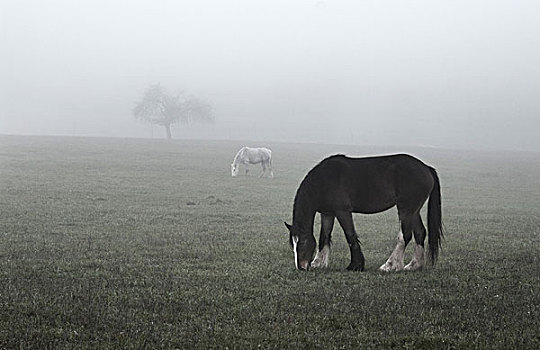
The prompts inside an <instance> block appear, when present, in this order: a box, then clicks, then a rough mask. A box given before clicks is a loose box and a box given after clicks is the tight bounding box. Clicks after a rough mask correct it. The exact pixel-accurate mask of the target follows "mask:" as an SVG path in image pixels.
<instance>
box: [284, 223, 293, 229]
mask: <svg viewBox="0 0 540 350" xmlns="http://www.w3.org/2000/svg"><path fill="white" fill-rule="evenodd" d="M283 223H284V224H285V227H287V229H288V230H289V231H290V230H291V229H292V226H291V225H289V224H288V223H286V222H285V221H283Z"/></svg>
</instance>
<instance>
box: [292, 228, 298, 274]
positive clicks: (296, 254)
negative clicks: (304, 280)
mask: <svg viewBox="0 0 540 350" xmlns="http://www.w3.org/2000/svg"><path fill="white" fill-rule="evenodd" d="M292 246H293V252H294V265H295V266H296V268H297V269H298V251H297V249H296V248H297V246H298V236H292Z"/></svg>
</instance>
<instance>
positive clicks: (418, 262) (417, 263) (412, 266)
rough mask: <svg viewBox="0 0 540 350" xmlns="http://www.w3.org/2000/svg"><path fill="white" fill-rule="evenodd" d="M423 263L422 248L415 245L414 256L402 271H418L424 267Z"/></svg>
mask: <svg viewBox="0 0 540 350" xmlns="http://www.w3.org/2000/svg"><path fill="white" fill-rule="evenodd" d="M424 262H425V260H424V247H423V246H421V245H420V244H416V246H415V247H414V256H413V258H412V259H411V262H410V263H408V264H407V266H405V268H404V269H405V270H407V271H414V270H420V269H422V268H423V267H424Z"/></svg>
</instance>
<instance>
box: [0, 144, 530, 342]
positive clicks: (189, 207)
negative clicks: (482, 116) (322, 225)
mask: <svg viewBox="0 0 540 350" xmlns="http://www.w3.org/2000/svg"><path fill="white" fill-rule="evenodd" d="M251 144H252V145H255V144H254V143H251ZM242 145H244V144H243V143H240V142H221V141H210V142H209V141H173V142H169V143H167V142H164V141H158V140H134V139H125V140H124V139H93V138H59V137H58V138H54V137H15V136H0V208H1V209H0V210H1V221H0V237H1V242H0V348H22V349H27V348H28V349H30V348H31V349H45V348H56V349H63V348H69V349H71V348H126V349H131V348H137V349H140V348H148V349H155V348H165V349H172V348H180V349H190V348H201V349H204V348H220V349H225V348H229V349H249V348H258V347H262V348H279V349H282V348H294V349H297V348H306V349H312V348H324V349H328V348H330V349H334V348H335V349H339V348H343V349H371V348H384V349H389V348H405V349H454V348H459V349H462V348H483V349H518V348H519V349H527V348H528V349H538V348H540V266H539V264H540V154H539V153H511V152H498V153H496V152H491V153H490V152H484V153H481V152H463V151H447V150H437V149H427V148H415V149H406V148H401V149H400V148H395V149H393V148H391V147H389V148H385V149H382V148H375V147H359V146H329V145H308V144H272V143H268V144H265V145H266V146H269V147H271V148H272V149H273V154H274V168H275V170H274V172H275V175H276V177H275V178H274V179H264V178H263V179H259V178H257V177H244V176H240V177H237V178H232V177H231V176H230V166H229V164H230V162H231V160H232V158H233V156H234V154H235V152H236V151H237V149H238V148H239V147H240V146H242ZM394 151H405V152H408V153H412V154H414V155H416V156H418V157H420V158H421V159H423V160H424V161H425V162H427V163H428V164H430V165H433V166H435V167H436V168H437V169H438V171H439V175H440V178H441V182H442V192H443V220H444V224H445V228H446V238H445V240H444V242H443V250H442V252H441V254H440V258H439V262H438V264H437V265H436V266H435V267H433V268H431V267H429V268H426V269H424V271H421V272H412V273H389V274H383V273H380V272H378V270H377V268H378V267H379V266H380V265H381V264H382V263H384V261H385V260H386V258H387V257H388V255H389V254H390V252H391V250H392V249H393V246H394V240H395V237H396V234H397V232H398V222H397V216H396V212H395V210H394V209H392V210H390V211H388V212H386V213H382V214H377V215H369V216H366V215H356V216H355V222H356V226H357V230H358V231H359V235H360V239H361V242H362V246H363V250H364V254H365V256H366V271H365V272H347V271H346V270H345V267H346V266H347V264H348V260H349V251H348V248H347V245H346V242H345V238H344V236H343V234H342V231H341V229H340V228H339V227H338V226H337V225H336V228H335V231H334V234H333V237H334V245H333V247H332V253H331V255H330V265H329V267H328V268H327V269H325V270H311V271H308V272H299V271H296V270H295V269H294V262H293V254H292V252H291V250H290V247H289V245H288V237H287V235H286V229H285V227H284V226H283V221H284V220H286V221H290V220H291V215H292V214H291V213H292V200H293V197H294V193H295V191H296V188H297V186H298V184H299V182H300V181H301V179H302V178H303V176H304V175H305V173H306V172H307V171H308V170H309V169H310V168H311V167H312V166H313V165H315V164H316V163H317V162H318V161H319V160H321V159H322V158H323V157H324V156H326V155H329V154H332V153H335V152H344V153H347V154H349V155H357V156H362V155H372V154H380V153H389V152H394ZM259 171H260V169H259V168H255V167H254V168H253V169H252V172H253V173H255V174H258V172H259ZM316 230H318V228H316ZM407 253H408V255H407V260H408V258H409V256H410V255H411V253H412V247H409V249H408V250H407Z"/></svg>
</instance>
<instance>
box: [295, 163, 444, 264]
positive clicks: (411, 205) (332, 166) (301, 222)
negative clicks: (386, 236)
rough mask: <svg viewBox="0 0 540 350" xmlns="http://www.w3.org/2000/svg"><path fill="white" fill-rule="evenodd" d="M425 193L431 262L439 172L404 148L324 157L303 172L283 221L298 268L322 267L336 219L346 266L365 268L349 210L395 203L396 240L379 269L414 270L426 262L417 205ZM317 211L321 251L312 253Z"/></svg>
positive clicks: (436, 242)
mask: <svg viewBox="0 0 540 350" xmlns="http://www.w3.org/2000/svg"><path fill="white" fill-rule="evenodd" d="M428 197H429V203H428V213H427V221H428V242H429V255H430V258H431V263H432V264H434V263H435V261H436V260H437V256H438V253H439V248H440V244H441V239H442V236H443V230H442V223H441V192H440V183H439V177H438V176H437V172H436V171H435V169H433V168H432V167H429V166H427V165H426V164H424V163H423V162H422V161H420V160H418V159H416V158H414V157H412V156H410V155H406V154H396V155H388V156H378V157H367V158H349V157H346V156H344V155H334V156H331V157H328V158H326V159H324V160H323V161H321V162H320V163H319V164H317V165H316V166H315V167H314V168H313V169H311V170H310V171H309V173H308V174H307V175H306V177H305V178H304V180H303V181H302V183H301V184H300V187H299V188H298V190H297V191H296V197H295V198H294V207H293V222H292V225H289V224H287V223H285V225H286V226H287V228H288V229H289V233H290V236H289V237H290V243H291V245H292V247H293V251H294V255H295V264H296V267H297V268H298V269H301V270H307V269H308V268H309V267H310V266H311V267H326V266H327V265H328V255H329V252H330V237H331V233H332V228H333V226H334V219H335V218H337V220H338V222H339V224H340V225H341V227H342V228H343V231H344V232H345V236H346V238H347V242H348V243H349V248H350V250H351V263H350V264H349V266H348V267H347V269H348V270H360V271H362V270H363V269H364V255H363V254H362V250H361V249H360V243H359V240H358V235H357V234H356V230H355V229H354V224H353V219H352V213H363V214H373V213H379V212H382V211H385V210H387V209H390V208H392V207H393V206H397V210H398V216H399V221H400V223H401V231H400V233H399V234H398V241H397V245H396V247H395V249H394V251H393V252H392V254H391V255H390V257H389V258H388V260H387V261H386V263H384V264H383V265H382V266H381V267H380V270H382V271H399V270H403V269H405V270H417V269H421V268H422V267H423V266H424V239H425V237H426V229H425V227H424V224H423V223H422V218H421V217H420V209H421V208H422V206H423V205H424V203H425V201H426V200H427V199H428ZM317 212H319V213H321V233H320V238H319V251H318V253H317V255H316V256H315V246H316V242H315V237H314V236H313V222H314V220H315V214H316V213H317ZM413 234H414V240H415V242H416V247H415V252H414V256H413V258H412V260H411V262H410V263H409V264H408V265H407V266H404V262H403V255H404V251H405V247H406V246H407V244H408V243H409V242H410V240H411V239H412V236H413Z"/></svg>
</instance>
